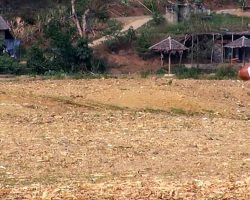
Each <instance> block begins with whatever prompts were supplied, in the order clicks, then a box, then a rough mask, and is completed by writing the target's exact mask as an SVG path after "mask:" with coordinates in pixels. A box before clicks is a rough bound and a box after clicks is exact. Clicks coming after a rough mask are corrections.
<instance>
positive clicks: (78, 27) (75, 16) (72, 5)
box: [71, 0, 83, 37]
mask: <svg viewBox="0 0 250 200" xmlns="http://www.w3.org/2000/svg"><path fill="white" fill-rule="evenodd" d="M71 7H72V15H73V21H74V23H75V24H76V27H77V30H78V33H79V35H80V37H83V30H82V27H81V25H80V22H79V19H78V17H77V13H76V9H75V0H71Z"/></svg>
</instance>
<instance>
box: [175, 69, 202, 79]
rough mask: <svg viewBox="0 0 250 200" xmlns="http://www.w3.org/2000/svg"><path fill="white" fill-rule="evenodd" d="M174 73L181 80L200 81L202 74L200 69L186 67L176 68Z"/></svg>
mask: <svg viewBox="0 0 250 200" xmlns="http://www.w3.org/2000/svg"><path fill="white" fill-rule="evenodd" d="M173 71H174V74H175V75H176V77H177V78H179V79H189V78H192V79H198V78H199V77H200V75H201V74H202V72H201V70H200V69H198V68H186V67H185V66H180V67H176V68H175V69H174V70H173Z"/></svg>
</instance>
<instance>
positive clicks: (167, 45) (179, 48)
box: [149, 36, 188, 74]
mask: <svg viewBox="0 0 250 200" xmlns="http://www.w3.org/2000/svg"><path fill="white" fill-rule="evenodd" d="M149 49H150V50H151V51H155V52H160V53H161V65H162V66H163V58H164V54H163V53H168V73H169V74H170V73H171V53H173V52H179V53H180V54H182V52H183V51H185V50H188V48H187V47H186V46H184V45H183V44H181V43H180V42H178V41H176V40H174V39H172V38H171V37H170V36H169V37H168V38H167V39H165V40H162V41H161V42H159V43H157V44H155V45H153V46H151V47H150V48H149ZM180 62H181V59H180Z"/></svg>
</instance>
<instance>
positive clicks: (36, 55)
mask: <svg viewBox="0 0 250 200" xmlns="http://www.w3.org/2000/svg"><path fill="white" fill-rule="evenodd" d="M27 67H28V68H30V69H31V71H32V72H33V73H36V74H44V73H45V72H46V71H48V70H49V67H48V62H47V61H46V58H45V56H44V51H43V50H42V49H40V48H39V47H37V46H32V47H31V48H30V49H29V50H28V60H27Z"/></svg>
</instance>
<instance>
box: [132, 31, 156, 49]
mask: <svg viewBox="0 0 250 200" xmlns="http://www.w3.org/2000/svg"><path fill="white" fill-rule="evenodd" d="M151 44H152V33H151V32H150V31H147V30H146V29H145V30H143V31H141V32H140V34H139V35H138V37H137V40H136V44H135V45H136V51H137V52H138V53H146V52H148V51H149V50H148V48H149V47H150V46H151Z"/></svg>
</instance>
